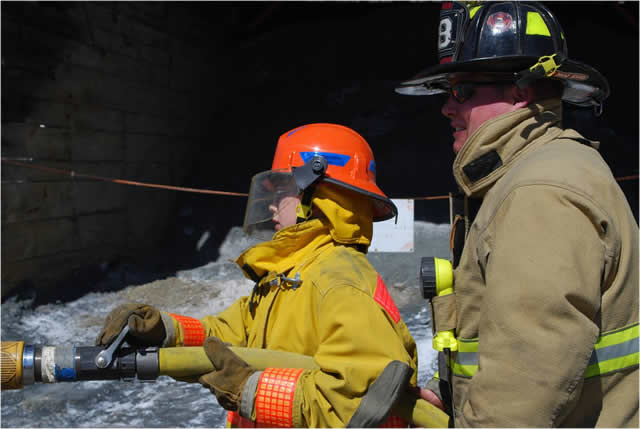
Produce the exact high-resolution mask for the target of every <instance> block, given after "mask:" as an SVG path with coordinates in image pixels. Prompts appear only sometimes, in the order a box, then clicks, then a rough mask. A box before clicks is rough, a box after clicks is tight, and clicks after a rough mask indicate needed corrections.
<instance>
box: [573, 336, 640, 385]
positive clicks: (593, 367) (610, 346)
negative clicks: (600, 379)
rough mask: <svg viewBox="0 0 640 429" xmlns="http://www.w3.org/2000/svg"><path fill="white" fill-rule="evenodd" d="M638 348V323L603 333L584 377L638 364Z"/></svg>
mask: <svg viewBox="0 0 640 429" xmlns="http://www.w3.org/2000/svg"><path fill="white" fill-rule="evenodd" d="M638 348H639V343H638V324H635V325H633V326H630V327H628V328H623V329H618V330H616V331H612V332H607V333H604V334H602V335H601V336H600V338H598V341H597V342H596V344H595V346H594V350H593V353H592V354H591V359H589V364H588V366H587V370H586V371H585V374H584V377H585V378H589V377H594V376H596V375H602V374H606V373H609V372H612V371H616V370H619V369H624V368H628V367H630V366H637V365H638V363H639V354H638Z"/></svg>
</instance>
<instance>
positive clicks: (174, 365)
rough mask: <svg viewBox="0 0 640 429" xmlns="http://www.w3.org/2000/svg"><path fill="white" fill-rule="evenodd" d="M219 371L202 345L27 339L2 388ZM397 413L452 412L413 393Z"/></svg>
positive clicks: (435, 422) (256, 356) (11, 348)
mask: <svg viewBox="0 0 640 429" xmlns="http://www.w3.org/2000/svg"><path fill="white" fill-rule="evenodd" d="M123 332H124V331H123ZM116 342H117V340H116ZM230 349H231V351H233V352H234V353H235V354H237V355H238V356H239V357H240V358H242V359H243V360H244V361H246V362H247V363H248V364H249V365H251V366H252V367H253V368H255V369H258V370H264V369H266V368H302V369H317V368H318V366H317V365H316V363H315V362H314V360H313V358H312V357H311V356H305V355H300V354H296V353H291V352H283V351H275V350H265V349H254V348H244V347H230ZM214 370H215V368H214V366H213V364H212V363H211V361H210V360H209V358H208V357H207V355H206V353H205V351H204V349H203V348H202V347H168V348H159V347H142V348H140V347H131V346H128V345H127V344H126V343H124V344H122V346H119V347H116V348H114V349H113V350H110V348H104V347H94V346H76V345H66V346H41V345H25V344H24V342H23V341H2V346H1V350H0V372H1V375H2V389H3V390H5V389H21V388H23V387H24V386H26V385H31V384H34V383H57V382H76V381H86V380H134V379H136V378H137V379H138V380H146V381H153V380H155V379H157V378H158V377H159V376H162V375H166V376H170V377H174V378H189V377H197V376H200V375H202V374H206V373H208V372H211V371H214ZM393 413H394V414H395V415H398V416H400V417H402V418H404V419H405V420H407V421H409V422H410V423H412V424H413V425H415V426H419V427H426V428H435V427H445V428H446V427H448V420H449V416H448V415H447V414H445V413H444V412H443V411H441V410H440V409H438V408H436V407H435V406H433V405H431V404H429V403H428V402H427V401H425V400H423V399H420V398H418V397H417V396H416V395H415V394H413V393H410V392H405V393H404V394H403V395H402V396H401V397H400V398H399V399H398V401H397V402H396V404H395V405H394V407H393Z"/></svg>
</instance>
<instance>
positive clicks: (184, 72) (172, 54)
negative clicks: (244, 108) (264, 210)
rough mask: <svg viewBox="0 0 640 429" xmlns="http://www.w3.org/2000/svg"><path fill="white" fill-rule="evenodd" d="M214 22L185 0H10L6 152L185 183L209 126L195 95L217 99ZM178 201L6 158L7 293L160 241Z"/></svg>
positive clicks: (5, 23) (68, 166) (133, 255)
mask: <svg viewBox="0 0 640 429" xmlns="http://www.w3.org/2000/svg"><path fill="white" fill-rule="evenodd" d="M209 24H210V23H209V22H205V21H204V20H202V19H200V18H199V17H197V16H194V15H193V14H192V15H190V14H189V11H188V10H186V9H183V8H178V7H176V4H175V3H174V4H173V5H172V4H168V3H164V2H139V3H125V2H122V3H121V2H114V3H111V2H108V3H107V2H91V3H90V2H70V3H48V2H29V3H25V2H2V63H3V64H2V73H3V76H2V156H3V157H6V158H9V159H11V158H32V159H33V161H32V163H33V164H39V165H46V166H48V167H52V168H57V169H65V170H74V171H76V172H78V173H84V174H91V175H99V176H107V177H115V178H125V179H129V180H135V181H143V182H153V183H161V184H173V185H180V184H182V183H183V182H184V181H185V178H186V177H188V174H189V172H190V169H191V165H192V161H193V157H194V155H196V154H197V151H198V147H199V146H200V145H201V143H202V141H203V139H204V138H205V134H206V129H205V127H204V122H203V115H199V114H198V112H199V109H194V108H193V106H194V104H197V103H200V102H202V103H205V102H206V103H207V104H208V105H209V107H210V108H213V109H215V106H212V103H215V102H212V101H211V92H210V90H211V88H209V90H208V92H206V93H207V100H203V97H205V96H204V95H203V94H204V92H203V91H202V88H203V85H204V82H205V81H207V80H208V79H210V78H211V77H212V76H215V74H216V70H215V67H213V65H212V64H211V63H208V61H209V60H208V58H211V56H210V55H208V53H209V52H210V51H211V49H212V44H211V43H210V41H209V40H208V36H205V35H204V32H203V29H205V28H206V27H207V26H208V25H209ZM210 33H211V31H210V30H208V34H209V35H210ZM175 202H176V193H175V192H170V191H161V190H148V189H142V188H135V187H129V186H124V185H118V184H113V183H105V182H100V181H95V180H87V179H82V178H75V179H73V178H70V177H68V176H64V175H58V174H53V173H49V172H43V171H37V170H31V169H26V168H21V167H14V166H10V165H8V164H3V165H2V297H3V298H4V297H5V296H6V295H7V294H8V293H10V292H12V291H14V292H15V288H17V287H20V286H21V285H26V284H31V285H35V286H36V287H37V288H41V287H42V288H46V287H48V286H49V285H51V284H52V283H55V282H59V281H61V280H63V279H65V278H66V277H68V276H70V275H72V274H73V273H74V271H75V270H78V269H80V268H82V267H84V266H87V265H96V264H101V263H105V262H109V261H111V260H113V259H115V258H118V259H120V260H122V259H124V260H127V259H131V260H136V259H139V258H140V256H142V255H145V254H147V253H150V252H152V250H153V249H154V248H156V247H157V245H158V241H159V240H161V239H162V237H164V236H166V233H165V232H166V231H165V230H166V228H167V224H168V221H169V219H170V218H172V217H173V216H174V215H175Z"/></svg>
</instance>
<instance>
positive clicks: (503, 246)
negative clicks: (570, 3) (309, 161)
mask: <svg viewBox="0 0 640 429" xmlns="http://www.w3.org/2000/svg"><path fill="white" fill-rule="evenodd" d="M437 37H438V39H437V42H438V48H439V64H437V65H435V66H432V67H429V68H427V69H426V70H424V71H422V72H421V73H419V74H418V75H417V76H415V77H414V78H412V79H410V80H408V81H406V82H403V83H402V84H401V85H400V87H399V88H397V89H396V91H397V92H399V93H401V94H408V95H431V94H439V93H446V94H448V99H447V101H446V103H445V104H444V106H443V107H442V113H443V114H444V115H445V116H446V117H447V118H449V119H450V121H451V126H452V127H453V128H454V130H453V133H452V134H453V140H454V143H453V150H454V152H456V159H455V161H454V165H453V173H454V176H455V179H456V182H457V184H458V186H459V191H460V193H459V195H458V196H457V197H456V198H454V202H453V204H452V207H453V209H454V213H452V219H454V224H453V231H452V255H453V267H454V286H453V289H454V294H453V295H454V297H455V298H451V297H449V298H448V305H438V304H437V303H434V304H433V310H434V312H435V315H434V320H436V324H437V321H447V323H453V326H455V329H454V333H455V335H456V336H457V340H456V341H457V342H456V343H455V344H453V345H451V346H450V348H449V349H448V350H449V359H439V363H440V365H439V366H440V368H439V372H438V373H437V375H436V377H434V379H433V380H431V381H430V382H429V383H428V384H427V389H423V391H422V397H423V398H425V399H427V400H429V401H430V402H432V403H435V404H439V403H440V404H442V403H444V405H443V407H444V408H446V409H447V411H448V412H449V413H450V415H452V416H453V419H452V423H454V424H455V425H456V426H490V427H521V426H525V427H537V426H543V427H555V426H572V427H584V426H592V427H593V426H604V427H638V423H639V422H638V383H639V379H638V307H639V305H638V261H639V260H640V255H639V252H638V225H637V224H636V222H635V219H634V218H633V214H632V212H631V209H630V207H629V205H628V203H627V200H626V198H625V196H624V194H623V193H622V191H621V189H620V188H619V186H618V185H617V183H616V181H615V179H614V177H613V175H612V174H611V171H610V169H609V168H608V166H607V165H606V163H605V162H604V161H603V159H602V158H601V157H600V155H599V154H598V152H597V147H598V145H599V143H597V142H592V141H589V140H587V139H585V138H584V137H583V136H581V135H580V134H579V133H578V132H576V131H575V130H571V129H564V128H563V127H562V125H561V123H562V102H563V101H564V102H567V103H572V104H575V105H577V106H583V107H591V108H593V109H595V112H596V114H597V115H599V114H601V113H602V106H603V102H604V100H605V99H606V98H607V96H608V95H609V85H608V83H607V80H606V79H605V78H604V77H603V76H602V75H601V74H600V73H599V72H598V71H597V70H595V69H594V68H593V67H590V66H588V65H586V64H583V63H580V62H578V61H575V60H572V59H569V57H568V51H567V38H566V37H567V35H565V34H564V33H563V31H562V28H561V27H560V24H559V22H558V21H557V19H556V18H555V17H554V16H553V14H552V13H551V11H550V10H549V9H548V8H546V7H545V6H543V5H542V4H539V3H536V2H477V3H471V4H464V3H458V2H444V3H442V9H441V12H440V24H439V26H438V29H437ZM452 299H454V300H455V302H453V303H452ZM450 321H453V322H450ZM436 329H437V326H436ZM454 349H455V350H454Z"/></svg>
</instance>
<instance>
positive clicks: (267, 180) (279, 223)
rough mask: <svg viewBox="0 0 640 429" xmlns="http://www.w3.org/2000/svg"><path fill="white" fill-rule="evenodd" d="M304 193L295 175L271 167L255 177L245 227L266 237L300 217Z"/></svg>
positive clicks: (266, 238)
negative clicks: (300, 205) (299, 206)
mask: <svg viewBox="0 0 640 429" xmlns="http://www.w3.org/2000/svg"><path fill="white" fill-rule="evenodd" d="M299 195H300V192H299V191H298V187H297V186H296V181H295V179H294V177H293V174H292V173H291V172H290V171H287V170H269V171H264V172H262V173H259V174H256V175H255V176H253V178H252V179H251V187H250V189H249V199H248V200H247V209H246V211H245V215H244V224H243V226H242V229H243V230H244V232H245V233H246V234H248V235H253V236H257V237H259V238H263V239H265V240H269V239H271V236H272V235H273V233H274V232H275V231H277V230H278V229H280V228H281V227H284V226H288V225H287V224H288V223H289V222H290V221H291V219H290V218H291V217H292V218H293V223H295V219H296V207H297V205H298V202H299V198H298V196H299Z"/></svg>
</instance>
